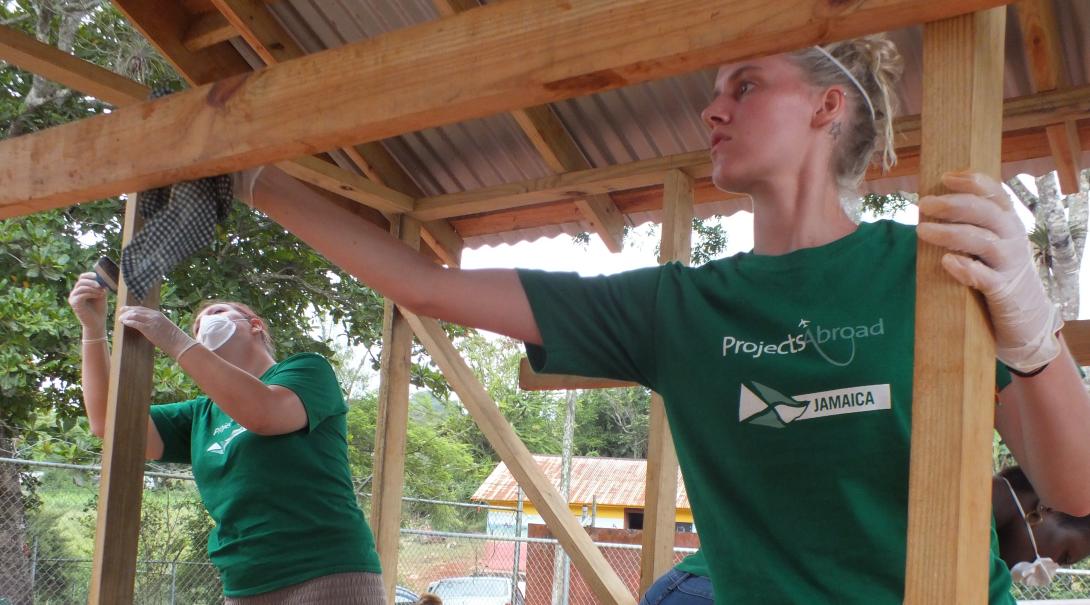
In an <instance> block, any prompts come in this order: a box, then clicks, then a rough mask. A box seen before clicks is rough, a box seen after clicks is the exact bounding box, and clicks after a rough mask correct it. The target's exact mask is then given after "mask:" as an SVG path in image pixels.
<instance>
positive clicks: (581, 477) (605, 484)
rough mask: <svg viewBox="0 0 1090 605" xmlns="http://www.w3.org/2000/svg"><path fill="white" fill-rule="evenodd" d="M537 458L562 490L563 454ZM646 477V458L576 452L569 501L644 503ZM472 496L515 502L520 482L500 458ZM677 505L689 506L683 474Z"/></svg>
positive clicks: (623, 504)
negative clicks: (593, 455) (599, 455)
mask: <svg viewBox="0 0 1090 605" xmlns="http://www.w3.org/2000/svg"><path fill="white" fill-rule="evenodd" d="M534 462H537V465H538V467H539V468H540V469H541V471H542V472H543V473H545V477H546V478H547V479H548V480H549V481H550V482H551V483H552V484H553V485H554V486H556V488H557V489H558V490H559V489H560V470H561V458H560V456H538V455H535V456H534ZM646 477H647V461H646V460H633V459H629V458H586V457H581V456H575V457H573V458H572V465H571V490H570V492H569V493H570V494H571V495H570V496H569V497H568V502H569V503H570V504H587V505H590V504H594V503H597V504H598V505H600V506H631V507H642V506H643V502H644V500H643V497H644V491H645V490H644V485H645V483H646ZM472 499H473V500H477V501H479V502H516V501H517V500H518V482H517V481H515V478H514V476H512V475H511V471H509V470H508V469H507V465H506V464H504V463H503V462H501V463H499V464H498V465H497V466H496V468H495V469H493V471H492V473H491V474H490V475H488V478H487V479H485V480H484V483H481V485H480V487H478V488H477V491H476V492H474V494H473V497H472ZM677 508H683V509H688V508H689V497H688V495H686V493H685V485H684V484H683V483H682V481H681V477H680V476H679V477H678V483H677Z"/></svg>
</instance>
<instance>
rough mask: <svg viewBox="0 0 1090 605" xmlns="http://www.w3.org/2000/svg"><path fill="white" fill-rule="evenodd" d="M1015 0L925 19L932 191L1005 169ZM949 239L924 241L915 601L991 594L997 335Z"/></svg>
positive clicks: (910, 571)
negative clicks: (1006, 50)
mask: <svg viewBox="0 0 1090 605" xmlns="http://www.w3.org/2000/svg"><path fill="white" fill-rule="evenodd" d="M1005 24H1006V10H1005V9H1002V8H999V9H993V10H989V11H982V12H979V13H975V14H971V15H964V16H960V17H955V18H952V19H945V20H942V21H938V22H933V23H927V24H925V25H924V43H923V73H924V80H923V115H924V116H925V119H924V122H923V135H922V136H923V149H922V152H921V160H922V164H921V166H920V193H921V194H926V195H930V194H937V193H944V192H945V190H944V189H943V187H942V185H941V181H940V177H941V175H942V173H943V172H946V171H951V170H962V169H965V168H967V167H968V168H971V169H973V170H976V171H980V172H983V173H985V174H990V175H992V176H994V177H998V176H999V166H1000V158H999V142H1000V138H1001V136H1002V134H1001V132H1000V122H1001V120H1002V98H1003V41H1004V36H1003V33H1004V26H1005ZM944 253H946V250H945V249H940V248H939V247H938V246H933V245H930V244H927V243H925V242H924V241H923V240H919V242H918V253H917V262H916V322H915V332H916V335H915V340H914V342H915V352H914V359H915V363H914V368H913V385H912V453H911V458H910V460H911V461H910V464H909V467H910V470H909V492H908V499H909V506H908V551H907V567H906V576H905V603H906V604H907V605H925V604H927V605H931V604H933V603H958V604H964V605H984V604H985V603H987V602H988V545H989V534H988V519H989V518H990V516H991V515H990V513H991V498H990V496H989V494H990V493H991V490H990V486H991V474H992V464H991V460H992V433H993V428H992V427H993V424H994V408H995V343H994V341H993V340H992V336H991V329H990V327H989V325H988V320H987V318H986V316H985V312H984V309H983V305H982V304H981V301H980V299H979V296H978V294H977V293H976V292H974V291H971V290H970V289H969V288H967V287H965V286H962V285H961V284H959V283H957V282H956V281H955V280H954V279H953V277H951V276H950V274H949V273H947V272H946V270H945V269H943V268H942V265H941V262H940V261H941V258H942V256H943V254H944Z"/></svg>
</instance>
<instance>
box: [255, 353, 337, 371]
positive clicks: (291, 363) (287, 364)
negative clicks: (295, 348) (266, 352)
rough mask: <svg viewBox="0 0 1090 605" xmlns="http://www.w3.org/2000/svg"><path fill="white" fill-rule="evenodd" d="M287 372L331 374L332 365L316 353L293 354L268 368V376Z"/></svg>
mask: <svg viewBox="0 0 1090 605" xmlns="http://www.w3.org/2000/svg"><path fill="white" fill-rule="evenodd" d="M287 370H309V371H320V372H328V373H330V374H333V373H334V372H333V365H332V364H330V363H329V360H328V359H326V358H325V356H323V355H319V354H318V353H295V354H294V355H291V356H289V357H286V358H284V359H282V360H280V361H278V362H276V364H274V365H273V367H271V368H269V375H275V374H279V373H280V372H284V371H287Z"/></svg>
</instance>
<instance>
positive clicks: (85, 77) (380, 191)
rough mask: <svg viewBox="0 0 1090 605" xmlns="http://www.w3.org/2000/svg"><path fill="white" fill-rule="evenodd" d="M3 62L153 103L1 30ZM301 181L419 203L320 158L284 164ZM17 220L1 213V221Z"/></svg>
mask: <svg viewBox="0 0 1090 605" xmlns="http://www.w3.org/2000/svg"><path fill="white" fill-rule="evenodd" d="M0 59H3V60H5V61H8V62H9V63H11V64H12V65H16V66H18V67H20V68H22V69H26V70H27V71H31V72H33V73H37V74H38V75H41V76H43V77H46V78H48V79H50V80H52V81H55V82H57V83H60V84H63V85H64V86H67V87H69V88H71V89H73V90H78V91H80V92H82V93H85V94H90V95H92V96H95V97H96V98H99V99H102V100H103V101H106V102H108V103H110V104H112V105H115V106H118V107H124V106H127V105H133V104H136V103H140V102H142V101H144V100H145V99H147V97H148V94H149V92H150V91H149V89H148V88H147V87H146V86H144V85H142V84H140V83H138V82H134V81H132V80H129V79H128V78H125V77H123V76H121V75H118V74H115V73H114V72H112V71H110V70H108V69H104V68H102V67H99V66H97V65H95V64H93V63H89V62H87V61H84V60H83V59H80V58H78V57H75V56H72V55H70V54H68V53H65V52H63V51H61V50H58V49H56V48H54V47H52V46H49V45H48V44H42V43H41V42H38V41H37V40H34V39H33V38H31V37H30V36H27V35H26V34H23V33H21V32H18V31H15V30H12V29H10V28H5V27H2V26H0ZM279 166H280V167H281V168H282V169H284V170H285V171H286V172H288V173H290V174H291V175H292V176H295V177H296V178H298V179H300V180H302V181H306V182H308V183H310V184H312V185H315V186H318V187H320V188H322V189H325V190H327V191H331V192H333V193H336V194H338V195H341V196H344V197H346V198H348V199H351V200H353V201H356V202H359V203H361V204H365V205H367V206H370V207H372V208H375V209H377V210H379V211H381V212H387V213H401V212H408V211H411V210H412V208H413V199H412V198H411V197H409V196H406V195H403V194H400V193H398V192H397V191H394V190H392V189H389V188H386V187H383V186H381V185H378V184H375V183H373V182H371V181H368V180H367V179H364V178H362V177H359V176H357V175H356V174H354V173H351V172H348V171H346V170H343V169H341V168H338V167H337V166H335V165H333V164H330V163H329V162H326V161H324V160H321V159H319V158H315V157H307V158H301V159H299V160H293V161H289V162H281V163H280V164H279ZM7 216H12V214H8V213H6V212H5V211H0V218H4V217H7Z"/></svg>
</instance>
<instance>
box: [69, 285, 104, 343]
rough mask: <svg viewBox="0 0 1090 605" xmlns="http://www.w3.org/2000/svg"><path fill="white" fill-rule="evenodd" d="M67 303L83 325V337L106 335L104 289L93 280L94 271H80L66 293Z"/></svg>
mask: <svg viewBox="0 0 1090 605" xmlns="http://www.w3.org/2000/svg"><path fill="white" fill-rule="evenodd" d="M68 304H69V306H71V307H72V311H74V312H75V313H76V319H79V323H80V325H81V326H83V334H84V338H96V339H98V338H101V337H104V336H105V335H106V289H105V288H103V287H102V286H100V285H99V283H98V282H97V281H96V280H95V274H94V273H81V274H80V276H79V278H78V279H77V280H76V285H75V286H73V287H72V292H70V293H69V294H68Z"/></svg>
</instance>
